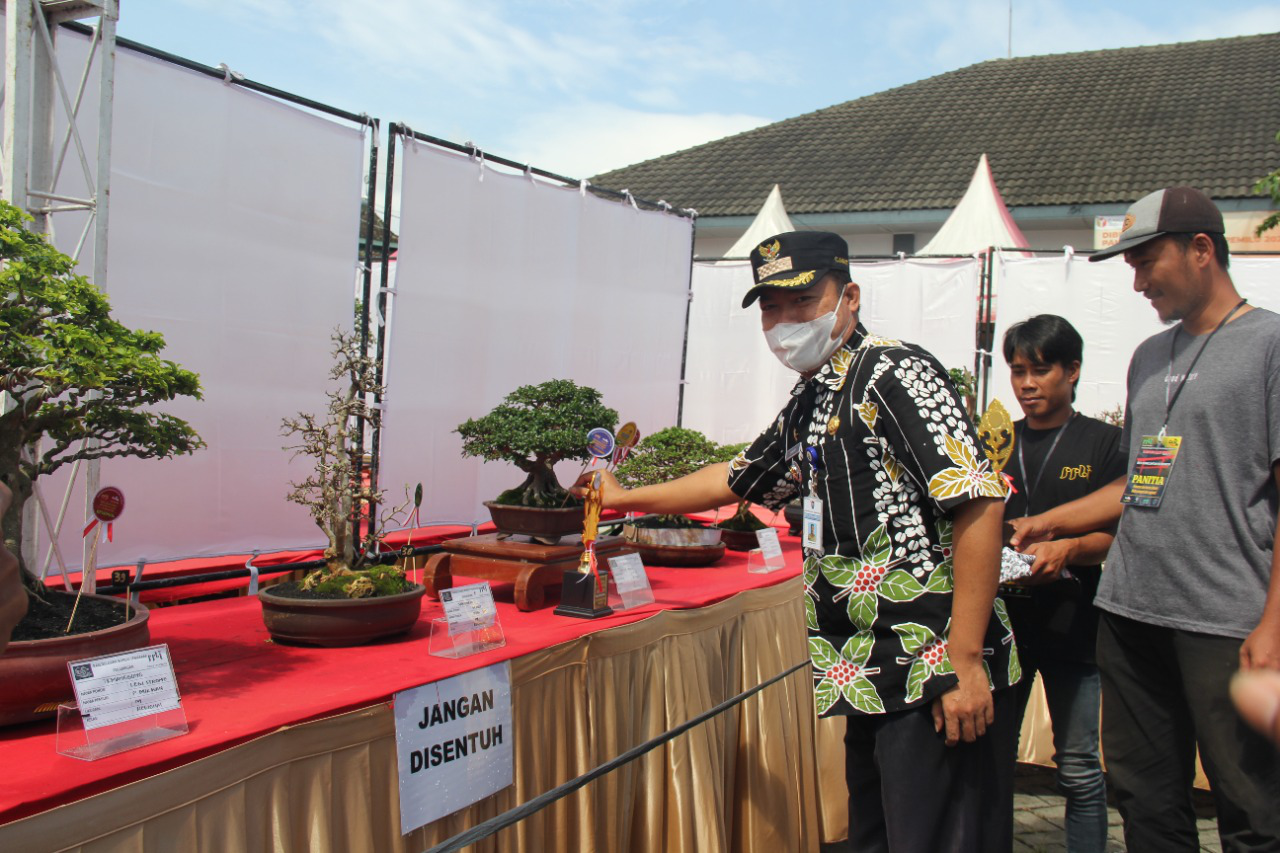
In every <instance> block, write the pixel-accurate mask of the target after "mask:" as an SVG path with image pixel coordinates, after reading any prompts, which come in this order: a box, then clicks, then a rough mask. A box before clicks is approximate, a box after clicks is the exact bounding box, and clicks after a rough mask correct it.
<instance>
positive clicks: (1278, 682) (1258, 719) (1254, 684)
mask: <svg viewBox="0 0 1280 853" xmlns="http://www.w3.org/2000/svg"><path fill="white" fill-rule="evenodd" d="M1231 701H1232V702H1234V703H1235V705H1236V710H1237V711H1239V712H1240V716H1241V717H1243V718H1244V721H1245V722H1246V723H1248V724H1249V725H1251V726H1253V727H1254V728H1255V729H1257V730H1258V731H1259V732H1261V733H1262V734H1264V735H1266V736H1267V737H1269V738H1270V739H1271V742H1272V743H1274V744H1276V745H1277V746H1280V672H1273V671H1271V670H1255V671H1253V672H1237V673H1236V674H1235V676H1233V677H1232V679H1231Z"/></svg>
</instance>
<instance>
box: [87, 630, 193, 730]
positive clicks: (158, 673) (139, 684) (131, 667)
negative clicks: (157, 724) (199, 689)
mask: <svg viewBox="0 0 1280 853" xmlns="http://www.w3.org/2000/svg"><path fill="white" fill-rule="evenodd" d="M67 669H68V670H70V672H71V686H72V687H73V688H74V689H75V693H76V703H77V704H78V705H79V706H80V718H81V719H82V720H83V722H84V727H85V728H86V729H97V728H101V727H103V726H111V725H115V724H116V723H124V722H128V721H129V720H136V719H138V718H139V717H149V716H151V715H152V714H159V713H161V712H164V711H173V710H176V709H178V708H180V707H182V700H181V699H180V698H179V697H178V682H177V679H175V678H174V676H173V663H172V662H171V661H170V660H169V647H168V646H166V645H159V646H151V647H150V648H146V649H135V650H134V651H130V652H121V653H120V654H116V655H103V656H102V657H96V658H86V659H85V660H75V661H68V662H67Z"/></svg>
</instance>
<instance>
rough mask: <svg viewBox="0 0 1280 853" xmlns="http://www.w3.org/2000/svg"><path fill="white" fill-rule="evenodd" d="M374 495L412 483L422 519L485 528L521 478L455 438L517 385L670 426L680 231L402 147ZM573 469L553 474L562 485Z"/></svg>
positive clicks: (685, 268)
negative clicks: (494, 505)
mask: <svg viewBox="0 0 1280 853" xmlns="http://www.w3.org/2000/svg"><path fill="white" fill-rule="evenodd" d="M403 152H404V153H403V160H402V161H401V162H402V163H403V165H402V166H401V180H402V194H401V199H402V201H401V218H400V243H399V246H400V248H399V255H398V263H397V265H396V266H397V268H396V285H395V290H396V292H395V295H394V297H393V300H394V302H393V308H392V310H391V311H390V318H389V322H390V324H391V329H390V343H389V348H388V363H387V369H386V373H385V381H386V385H387V409H386V412H385V421H384V427H383V430H382V451H381V462H380V470H379V485H380V486H381V487H382V488H383V489H385V490H386V492H387V501H388V503H391V502H398V501H397V499H401V500H402V499H403V498H402V495H403V493H404V490H405V489H406V488H408V489H412V488H413V486H414V484H416V483H418V482H421V483H423V488H424V492H425V498H424V500H423V508H422V518H423V520H455V521H467V522H470V521H472V520H487V518H488V514H487V512H486V511H485V509H484V508H483V506H482V505H481V504H482V502H483V501H485V500H489V499H491V498H493V497H494V496H496V495H497V494H498V493H499V492H501V491H503V490H504V489H508V488H511V487H513V486H516V485H518V484H519V483H520V482H521V481H522V480H523V478H524V475H523V473H522V472H520V471H519V470H518V469H517V468H515V467H514V466H512V465H510V464H508V463H504V462H497V463H482V462H481V460H478V459H464V458H462V456H461V447H462V440H461V438H460V437H459V436H458V435H457V434H456V433H455V432H454V429H455V428H456V427H457V426H458V425H459V424H461V423H462V422H464V421H465V420H467V419H468V418H472V417H479V416H481V415H484V414H485V413H487V412H488V411H489V410H490V409H491V408H493V406H495V405H496V404H497V403H499V402H500V401H501V400H502V398H503V397H504V396H506V395H507V394H508V393H509V392H511V391H512V390H514V389H515V388H516V387H517V386H520V385H527V384H533V383H539V382H545V381H547V380H549V379H572V380H573V381H575V382H577V383H579V384H585V385H590V386H592V387H594V388H596V389H598V390H599V391H600V392H601V393H602V395H603V397H604V403H605V404H606V405H608V406H610V407H612V408H614V409H617V410H618V413H619V416H620V419H621V420H622V421H628V420H634V421H635V422H636V423H637V425H638V426H639V428H640V431H641V433H642V435H647V434H649V433H652V432H654V431H655V430H658V429H661V428H663V427H667V426H672V425H674V424H675V422H676V408H677V401H678V394H679V387H680V385H679V380H680V360H681V352H682V342H683V336H684V327H685V313H686V306H687V305H688V301H687V299H688V297H687V294H688V287H689V263H690V256H691V250H692V240H693V228H692V223H691V222H690V221H689V220H688V219H685V218H682V217H678V216H675V215H673V214H669V213H653V212H647V211H641V210H638V209H636V208H635V207H633V206H632V205H630V204H626V203H619V202H614V201H606V200H604V199H601V198H597V197H596V196H594V195H592V194H590V193H582V192H580V191H579V190H578V189H577V188H574V187H563V186H555V185H551V184H548V183H545V182H543V181H541V180H536V179H533V178H530V177H527V176H524V175H512V174H506V173H503V172H498V171H495V170H493V169H491V168H488V167H483V166H481V165H480V164H479V163H478V162H476V161H474V160H472V159H470V158H468V157H465V156H461V155H456V154H453V153H450V152H447V151H444V150H442V149H439V148H436V147H434V146H427V145H419V144H418V143H416V142H413V141H408V142H406V143H405V145H404V146H403ZM577 470H578V465H577V463H570V464H564V465H562V466H561V468H560V470H559V472H558V473H559V474H560V479H561V481H562V482H566V481H569V480H571V479H572V478H573V475H574V474H575V473H576V472H577Z"/></svg>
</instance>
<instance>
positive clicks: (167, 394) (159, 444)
mask: <svg viewBox="0 0 1280 853" xmlns="http://www.w3.org/2000/svg"><path fill="white" fill-rule="evenodd" d="M28 220H30V217H29V216H27V215H26V214H25V213H23V212H22V211H21V210H19V209H18V208H16V207H14V206H13V205H11V204H9V203H7V202H0V390H3V391H7V392H8V393H9V394H10V396H11V398H12V400H13V402H14V403H15V404H16V405H14V406H13V407H12V408H10V409H9V410H8V411H7V412H4V413H3V414H0V472H3V473H4V476H5V478H6V482H8V484H9V485H10V487H11V488H12V489H13V492H14V507H13V509H12V510H11V511H10V514H9V516H8V517H7V518H6V519H5V526H4V533H5V540H6V542H7V543H8V544H9V545H10V547H11V549H12V550H15V551H16V550H18V543H19V541H20V539H21V511H22V504H23V503H24V502H25V501H26V499H27V498H28V497H29V496H30V494H31V484H32V481H34V480H35V479H36V478H38V477H42V476H45V475H47V474H51V473H53V472H54V471H56V470H57V469H58V468H60V467H62V466H63V465H66V464H67V463H69V462H74V461H76V460H85V459H105V458H109V457H120V456H133V457H141V458H151V459H165V458H169V457H172V456H177V455H180V454H186V453H192V452H194V451H195V450H197V449H199V448H201V447H204V446H205V445H204V442H203V441H202V440H201V439H200V437H199V436H198V435H196V433H195V431H194V430H193V429H192V428H191V426H190V425H189V424H187V422H186V421H183V420H181V419H180V418H176V417H174V416H172V415H167V414H164V413H163V412H160V411H157V409H156V408H155V405H156V404H158V403H164V402H166V401H169V400H173V399H175V398H177V397H195V398H197V399H199V398H200V397H201V393H200V380H199V377H198V376H197V375H196V374H194V373H192V372H191V371H189V370H184V369H182V368H181V367H179V366H178V365H177V364H175V363H174V362H172V361H168V360H166V359H164V358H161V357H160V352H161V351H162V350H163V349H164V346H165V342H164V337H163V336H161V335H160V334H158V333H156V332H148V331H138V330H134V329H129V328H127V327H125V326H124V325H122V324H120V323H119V322H117V321H116V320H114V319H112V318H111V313H110V312H111V308H110V304H109V302H108V301H107V297H106V295H105V294H103V293H102V291H100V290H98V289H97V288H96V287H94V286H93V285H92V284H91V283H90V282H89V281H88V280H87V279H86V278H85V277H84V276H80V275H76V274H75V273H74V268H75V262H74V261H72V259H71V258H68V257H67V256H66V255H63V254H62V253H61V252H59V251H58V250H57V249H55V248H54V247H53V246H52V245H50V244H49V242H48V241H47V240H46V239H45V237H44V236H43V235H41V234H35V233H33V232H31V231H28V230H27V229H26V227H25V222H26V221H28ZM41 438H43V439H44V446H43V449H42V452H41V453H40V455H39V456H38V457H37V458H35V459H32V458H29V457H27V456H21V457H20V450H21V449H23V448H32V447H34V446H35V443H36V442H37V441H38V440H39V439H41ZM86 439H94V440H96V443H90V444H88V445H86V444H85V440H86Z"/></svg>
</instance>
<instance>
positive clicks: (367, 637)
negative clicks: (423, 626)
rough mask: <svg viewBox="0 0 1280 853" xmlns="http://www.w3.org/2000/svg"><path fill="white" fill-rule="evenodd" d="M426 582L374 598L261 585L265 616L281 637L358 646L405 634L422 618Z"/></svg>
mask: <svg viewBox="0 0 1280 853" xmlns="http://www.w3.org/2000/svg"><path fill="white" fill-rule="evenodd" d="M424 592H426V587H424V586H422V585H421V584H413V585H411V588H410V589H408V590H406V591H404V592H401V593H397V594H396V595H382V596H374V597H370V598H291V597H289V596H286V595H280V594H277V593H275V592H272V590H271V589H263V590H260V591H259V592H258V600H259V601H261V602H262V620H263V622H265V623H266V626H267V632H268V633H270V634H271V638H272V639H273V640H275V641H276V642H278V643H285V644H289V645H306V646H326V647H329V648H333V647H337V646H360V645H364V644H365V643H371V642H373V641H374V640H379V639H382V638H384V637H394V636H396V635H398V634H403V633H405V632H406V631H408V630H409V629H410V628H412V627H413V625H414V623H415V622H417V621H418V614H419V613H420V612H421V610H422V595H423V593H424Z"/></svg>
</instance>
